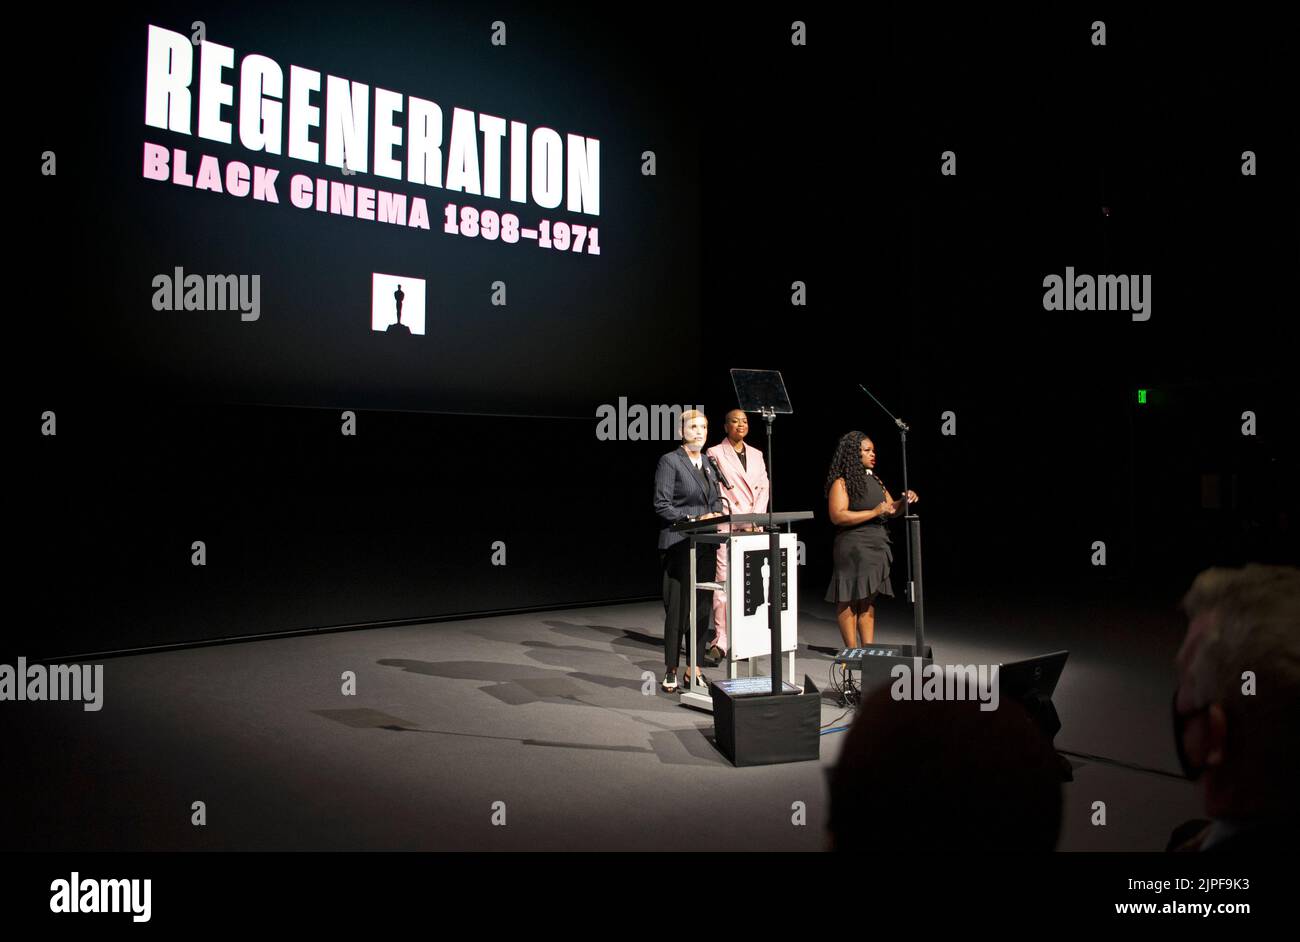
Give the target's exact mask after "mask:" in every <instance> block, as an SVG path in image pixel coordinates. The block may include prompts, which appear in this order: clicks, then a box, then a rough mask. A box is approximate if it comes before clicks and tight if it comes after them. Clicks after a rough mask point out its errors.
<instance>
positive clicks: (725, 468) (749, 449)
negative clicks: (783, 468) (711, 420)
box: [708, 438, 767, 514]
mask: <svg viewBox="0 0 1300 942" xmlns="http://www.w3.org/2000/svg"><path fill="white" fill-rule="evenodd" d="M745 451H746V455H745V461H746V462H748V464H749V467H748V468H746V467H742V466H741V464H740V457H739V456H738V455H737V454H736V449H734V448H732V447H731V442H729V441H727V439H725V438H724V439H723V440H722V441H720V442H718V444H716V445H714V446H713V447H712V448H710V449H709V450H708V454H710V455H712V456H713V457H714V458H715V459H716V460H717V462H718V464H720V465H722V473H723V475H724V476H725V477H726V479H727V483H728V484H730V485H731V487H729V488H727V487H724V488H720V490H721V491H722V495H723V496H724V497H726V498H727V500H728V501H730V503H731V512H732V513H736V514H761V513H763V512H764V511H766V510H767V465H766V464H765V463H764V461H763V453H762V452H761V451H759V450H758V449H757V448H755V447H754V446H753V445H750V444H749V443H748V442H746V443H745Z"/></svg>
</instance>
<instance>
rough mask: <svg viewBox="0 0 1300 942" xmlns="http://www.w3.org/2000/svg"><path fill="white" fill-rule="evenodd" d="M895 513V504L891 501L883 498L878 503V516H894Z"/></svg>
mask: <svg viewBox="0 0 1300 942" xmlns="http://www.w3.org/2000/svg"><path fill="white" fill-rule="evenodd" d="M893 514H894V509H893V505H891V504H890V503H889V501H887V500H882V501H881V502H880V503H879V504H877V505H876V516H877V517H891V516H893Z"/></svg>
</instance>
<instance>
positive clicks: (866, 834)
mask: <svg viewBox="0 0 1300 942" xmlns="http://www.w3.org/2000/svg"><path fill="white" fill-rule="evenodd" d="M891 686H892V685H886V686H883V687H881V688H879V689H878V690H876V691H875V692H874V693H872V694H870V695H869V696H868V697H867V698H866V700H865V701H864V702H863V704H862V706H861V707H860V708H859V710H858V717H857V719H856V720H855V721H854V723H853V727H852V728H851V729H850V730H849V732H848V735H847V738H846V739H845V741H844V749H843V751H842V752H841V753H840V757H839V761H838V762H837V763H836V765H835V768H834V769H833V770H832V771H831V778H830V820H829V821H828V822H827V828H828V831H829V834H828V838H829V841H830V847H831V849H832V850H836V851H849V852H851V853H857V854H861V855H863V859H866V855H867V854H872V855H873V856H875V855H878V854H880V853H882V852H891V853H896V852H906V851H908V850H909V849H921V850H925V851H926V852H927V853H929V852H931V851H935V850H938V851H953V852H957V851H960V852H965V853H970V852H974V851H980V852H989V851H995V852H1022V851H1027V852H1038V851H1050V850H1053V849H1055V847H1056V841H1057V838H1058V837H1059V836H1060V830H1061V802H1062V798H1061V782H1060V769H1059V765H1058V760H1057V757H1056V752H1055V750H1053V749H1052V744H1051V742H1049V741H1048V739H1047V737H1046V736H1044V735H1043V733H1042V731H1041V730H1040V729H1039V728H1038V726H1037V725H1036V724H1035V723H1034V721H1033V719H1032V718H1031V717H1030V716H1029V713H1028V712H1027V711H1026V710H1025V709H1024V707H1022V706H1021V705H1020V704H1019V703H1017V702H1016V701H1014V700H1010V699H1007V698H1003V699H1002V700H1001V701H1000V702H999V703H998V706H997V709H995V710H987V711H986V710H981V709H980V704H979V702H978V701H975V700H895V699H893V697H892V696H891V695H890V689H891Z"/></svg>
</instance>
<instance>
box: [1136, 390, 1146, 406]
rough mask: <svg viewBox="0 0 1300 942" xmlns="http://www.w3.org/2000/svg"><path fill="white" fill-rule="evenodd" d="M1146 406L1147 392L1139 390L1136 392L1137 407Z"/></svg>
mask: <svg viewBox="0 0 1300 942" xmlns="http://www.w3.org/2000/svg"><path fill="white" fill-rule="evenodd" d="M1146 404H1147V391H1146V390H1145V389H1139V390H1138V405H1141V406H1144V405H1146Z"/></svg>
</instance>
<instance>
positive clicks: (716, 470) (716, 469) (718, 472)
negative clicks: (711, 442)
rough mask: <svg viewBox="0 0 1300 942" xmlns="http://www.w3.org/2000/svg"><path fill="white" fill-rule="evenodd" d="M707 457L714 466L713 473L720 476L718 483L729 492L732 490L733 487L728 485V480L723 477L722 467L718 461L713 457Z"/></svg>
mask: <svg viewBox="0 0 1300 942" xmlns="http://www.w3.org/2000/svg"><path fill="white" fill-rule="evenodd" d="M705 457H706V458H708V459H709V464H711V465H713V473H714V474H716V475H717V476H718V483H719V484H721V485H722V486H723V487H725V488H726V489H727V490H731V485H730V484H728V483H727V479H726V478H725V477H723V476H722V465H720V464H718V459H717V458H715V457H713V456H712V455H705Z"/></svg>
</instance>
